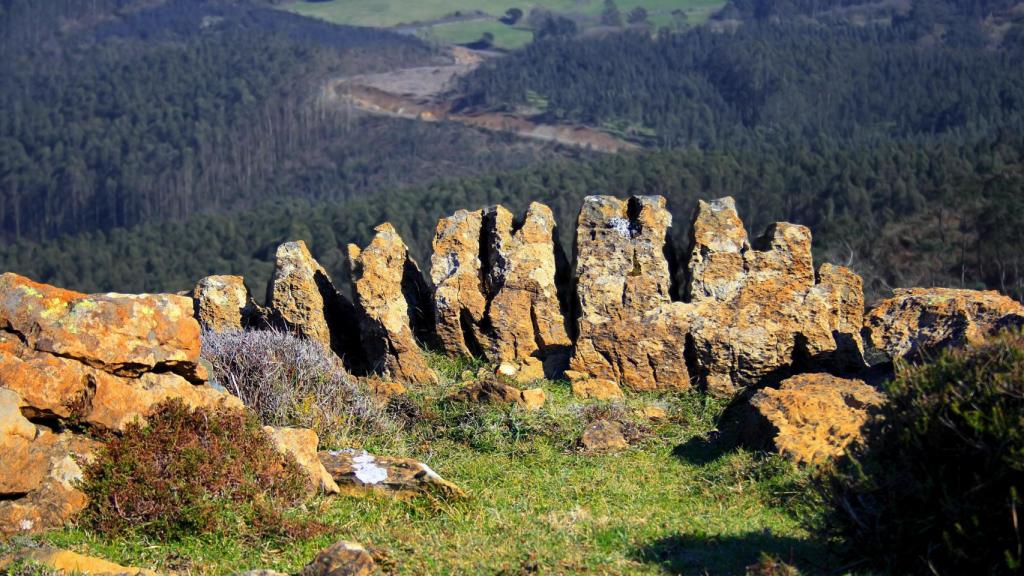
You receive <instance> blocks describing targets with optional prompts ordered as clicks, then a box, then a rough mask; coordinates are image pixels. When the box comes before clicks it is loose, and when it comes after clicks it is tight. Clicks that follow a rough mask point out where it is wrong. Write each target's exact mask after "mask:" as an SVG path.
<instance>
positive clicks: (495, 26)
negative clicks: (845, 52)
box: [285, 0, 724, 48]
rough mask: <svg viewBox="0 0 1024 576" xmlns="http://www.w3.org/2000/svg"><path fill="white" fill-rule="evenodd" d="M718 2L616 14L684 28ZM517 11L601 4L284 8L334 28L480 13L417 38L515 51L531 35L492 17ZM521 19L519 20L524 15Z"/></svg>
mask: <svg viewBox="0 0 1024 576" xmlns="http://www.w3.org/2000/svg"><path fill="white" fill-rule="evenodd" d="M723 3H724V2H723V1H722V0H619V1H618V2H617V4H618V6H619V9H620V11H621V12H622V14H623V17H625V14H626V13H628V12H629V11H630V10H632V9H633V8H636V7H638V6H642V7H644V8H646V9H647V11H648V13H649V15H650V16H649V20H650V22H651V24H652V25H654V26H663V25H669V24H671V22H672V15H671V12H672V11H673V10H683V11H685V12H686V13H687V15H688V20H689V23H690V24H699V23H701V22H704V21H705V20H707V19H708V17H709V16H710V15H711V14H712V13H713V12H714V11H715V10H716V9H717V8H718V7H720V6H722V4H723ZM513 7H515V8H519V9H520V10H522V11H523V13H524V14H528V13H529V11H530V9H532V8H534V7H542V8H547V9H549V10H553V11H556V12H561V13H566V14H576V15H582V16H584V17H586V18H588V19H591V20H595V21H596V18H597V16H598V15H599V14H600V13H601V9H602V7H603V3H602V1H601V0H547V1H544V2H529V3H517V2H514V1H513V0H478V1H475V2H471V1H469V0H419V1H417V2H402V1H399V0H332V1H329V2H305V1H299V2H295V3H293V4H288V5H286V6H285V9H286V10H290V11H292V12H295V13H297V14H302V15H304V16H310V17H314V18H320V19H323V20H327V21H329V22H334V23H337V24H351V25H355V26H374V27H392V26H398V25H400V24H412V23H414V22H420V23H429V22H433V21H435V20H439V19H442V18H445V17H448V16H451V15H453V14H455V13H456V12H462V13H464V14H467V13H472V12H473V11H475V10H479V11H482V12H485V13H486V14H488V15H490V16H492V17H493V18H494V19H492V20H487V19H479V20H477V19H475V20H470V21H460V22H447V23H439V24H432V25H427V26H424V27H423V28H421V29H420V30H419V33H420V35H421V36H424V37H427V38H435V39H437V40H439V41H441V42H446V43H464V42H472V41H474V40H477V39H479V38H480V37H481V36H482V35H483V33H484V32H490V33H491V34H493V35H494V38H495V41H494V43H495V45H496V46H499V47H501V48H517V47H519V46H522V45H523V44H526V43H528V42H529V41H530V40H531V39H532V37H533V35H532V33H531V32H530V30H528V29H527V28H525V27H519V26H525V22H521V23H520V24H519V25H517V27H510V26H506V25H504V24H502V23H500V22H498V21H497V18H498V17H500V16H501V15H503V14H504V13H505V11H506V10H508V9H509V8H513ZM524 20H525V16H524Z"/></svg>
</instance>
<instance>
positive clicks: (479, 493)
mask: <svg viewBox="0 0 1024 576" xmlns="http://www.w3.org/2000/svg"><path fill="white" fill-rule="evenodd" d="M431 361H432V363H433V365H434V366H435V368H436V369H438V370H439V372H440V373H441V374H442V376H443V378H442V380H443V382H442V384H439V385H438V387H436V388H433V387H431V388H428V389H418V390H415V391H414V392H413V393H411V394H410V400H411V402H413V403H415V404H416V405H417V406H418V407H419V409H420V412H421V416H420V418H419V419H418V420H417V421H415V422H414V423H413V424H412V425H411V427H409V428H407V429H405V430H404V431H403V432H402V433H401V437H400V438H397V439H395V438H393V439H391V440H390V443H391V444H400V445H401V446H402V448H401V450H400V451H402V452H405V453H408V454H410V455H412V456H414V457H416V458H418V459H420V460H422V461H424V462H426V463H428V464H429V465H431V467H433V468H434V469H435V470H437V471H438V472H439V473H440V474H442V475H443V476H445V477H446V478H447V479H449V480H451V481H454V482H455V483H457V484H459V485H461V486H462V487H463V488H465V489H466V490H467V491H468V493H469V494H470V496H469V498H468V499H466V500H465V501H459V502H439V501H436V500H431V499H428V498H418V499H407V500H393V499H389V498H386V497H382V496H377V495H371V496H366V497H351V496H343V497H334V498H321V499H318V500H315V501H313V502H311V503H309V504H307V511H306V513H307V514H309V515H311V516H315V517H316V518H317V519H318V520H320V521H323V522H325V523H326V524H327V525H329V527H330V529H329V532H328V533H327V534H324V535H322V536H317V537H315V538H312V539H310V540H298V541H296V540H287V541H286V540H280V539H253V538H252V537H247V536H245V531H243V530H239V532H238V534H237V535H235V536H188V537H185V538H184V539H181V540H177V541H170V542H163V541H157V540H153V539H150V538H147V537H144V536H141V535H138V534H134V535H133V534H128V535H126V536H122V537H109V536H104V535H101V534H96V533H93V532H90V531H88V530H86V529H83V528H69V529H65V530H63V531H59V532H55V533H51V534H50V535H48V536H46V537H45V538H46V540H48V541H49V542H51V543H53V544H55V545H58V546H63V547H68V548H71V549H74V550H76V551H79V552H83V553H88V554H94V555H98V556H101V557H104V558H107V559H110V560H114V561H116V562H119V563H122V564H126V565H134V566H144V567H152V568H155V569H157V570H158V571H161V572H163V571H176V572H189V573H193V574H218V575H219V574H231V573H235V572H239V571H242V570H246V569H255V568H271V569H276V570H280V571H284V572H289V573H294V572H296V571H298V569H299V568H301V567H302V566H303V565H304V564H305V563H307V562H308V561H309V560H310V559H312V558H313V556H315V554H316V553H317V552H318V551H319V550H321V549H322V548H324V547H326V546H327V545H329V544H330V543H332V542H334V541H336V540H338V539H342V538H345V539H350V540H355V541H358V542H361V543H363V544H364V545H366V546H367V547H369V548H370V549H371V550H372V551H373V552H374V553H375V554H377V557H378V559H379V561H380V562H381V563H382V564H383V565H384V567H385V570H386V571H387V572H389V573H395V574H445V573H459V574H496V573H501V574H527V573H533V572H539V573H552V574H576V573H601V574H669V573H686V574H689V573H700V574H703V573H709V574H744V573H745V568H746V566H748V565H751V564H754V563H755V562H757V561H758V559H759V557H760V556H761V553H762V552H767V553H769V554H771V555H772V556H774V557H777V558H779V559H781V560H783V561H785V562H788V563H791V564H794V565H796V566H797V567H799V568H801V569H802V570H803V571H804V573H818V572H820V571H822V570H823V569H824V567H825V566H827V565H828V564H829V563H830V560H831V558H830V556H829V553H828V551H827V549H826V548H825V546H824V544H823V543H822V542H820V541H818V540H816V539H815V536H814V535H813V534H811V533H810V532H809V531H808V530H807V529H806V528H805V527H804V524H803V523H802V518H803V517H804V514H805V510H807V509H808V506H809V504H808V503H807V502H806V501H805V500H804V499H803V498H802V497H799V494H800V493H801V490H800V489H799V488H800V486H802V483H803V482H804V480H805V477H804V473H802V472H799V471H797V470H795V469H794V468H793V467H792V466H791V465H790V464H788V463H786V462H784V461H782V460H781V459H779V458H777V457H774V456H765V455H760V454H754V453H751V452H748V451H743V450H734V451H729V452H726V453H716V452H715V451H714V450H712V449H710V448H708V447H707V446H706V445H705V444H704V443H702V442H700V438H702V437H703V436H704V435H705V434H707V433H708V432H709V431H711V430H712V429H713V427H714V425H715V421H716V419H717V417H718V415H719V414H720V412H721V410H722V409H723V408H724V406H723V405H722V404H721V403H720V402H716V401H713V400H710V399H708V398H706V397H702V396H699V395H697V394H696V393H693V394H690V393H687V394H675V395H664V396H659V395H653V394H643V395H630V396H629V397H628V399H627V400H625V401H621V402H617V403H603V402H596V401H580V400H577V399H575V398H574V397H573V396H572V394H571V392H570V388H569V385H568V384H567V383H565V382H550V381H542V382H539V383H537V384H539V385H540V386H542V387H543V388H545V390H546V391H547V394H548V402H547V404H546V405H545V406H544V408H543V409H541V410H539V411H536V412H525V411H523V410H521V409H519V408H518V407H507V406H465V405H458V404H452V403H450V402H447V401H445V400H444V397H445V396H446V395H447V394H448V393H449V392H450V391H451V390H454V389H455V388H456V387H457V384H456V382H457V381H458V380H459V379H460V376H461V375H462V374H464V373H465V372H467V371H468V372H476V370H478V369H479V368H480V367H481V366H482V364H481V363H479V362H472V361H465V360H450V359H445V358H443V357H439V356H434V357H432V358H431ZM651 404H655V405H658V406H660V407H662V408H665V409H666V410H667V411H668V414H669V418H668V420H667V421H661V422H647V421H644V420H642V419H641V417H640V416H639V415H638V414H636V410H637V409H638V408H641V407H643V406H646V405H651ZM609 414H610V415H612V416H614V417H617V418H619V419H626V420H630V421H631V422H633V424H634V425H635V426H636V427H637V428H636V429H637V430H640V431H641V432H642V434H640V435H639V437H640V439H639V440H638V441H637V442H636V443H635V444H634V445H633V446H632V447H631V448H630V449H629V450H628V451H626V452H623V453H620V454H614V455H602V456H594V455H587V454H583V453H581V452H580V451H579V450H578V449H577V447H576V439H577V438H578V437H579V434H580V433H581V432H582V430H583V429H584V427H585V425H586V423H587V422H588V421H590V420H593V419H594V418H597V417H601V416H602V415H609ZM375 443H380V442H377V441H374V440H373V439H368V441H367V444H375ZM794 494H796V495H798V496H797V497H796V498H795V499H794Z"/></svg>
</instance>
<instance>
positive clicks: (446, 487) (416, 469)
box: [319, 449, 465, 498]
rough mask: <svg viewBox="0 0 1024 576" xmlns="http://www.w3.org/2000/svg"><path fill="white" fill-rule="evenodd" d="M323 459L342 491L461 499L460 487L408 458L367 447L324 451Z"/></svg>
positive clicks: (321, 459)
mask: <svg viewBox="0 0 1024 576" xmlns="http://www.w3.org/2000/svg"><path fill="white" fill-rule="evenodd" d="M319 457H320V461H321V462H322V463H323V465H324V468H326V469H327V472H328V473H329V474H330V475H331V477H332V478H334V481H335V482H337V484H338V486H339V487H340V488H341V489H342V491H349V492H353V493H357V494H358V493H362V492H366V491H368V490H374V491H381V492H386V493H391V494H394V495H396V496H414V495H416V494H424V493H426V494H433V495H436V496H443V497H448V498H461V497H462V496H465V493H464V492H463V491H462V489H461V488H459V487H458V486H456V485H455V484H452V483H451V482H449V481H447V480H445V479H444V478H442V477H441V476H440V475H438V474H437V472H434V471H433V470H432V469H431V468H430V466H427V465H426V464H423V463H422V462H417V461H415V460H411V459H409V458H396V457H389V456H375V455H373V454H370V453H368V452H366V451H365V450H353V449H347V450H330V451H321V452H320V454H319Z"/></svg>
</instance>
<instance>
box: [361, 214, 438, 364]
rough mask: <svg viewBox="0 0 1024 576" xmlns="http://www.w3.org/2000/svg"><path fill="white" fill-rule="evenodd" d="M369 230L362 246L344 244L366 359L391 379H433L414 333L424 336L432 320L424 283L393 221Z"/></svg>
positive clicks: (427, 332) (428, 294) (432, 315)
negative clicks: (369, 235)
mask: <svg viewBox="0 0 1024 576" xmlns="http://www.w3.org/2000/svg"><path fill="white" fill-rule="evenodd" d="M374 231H375V232H376V234H375V235H374V237H373V240H372V241H371V242H370V244H369V245H368V246H367V247H366V249H364V250H360V249H359V247H358V246H355V245H353V244H349V246H348V259H349V264H350V266H351V270H352V284H353V286H352V292H353V300H354V302H355V305H356V311H357V314H358V316H359V325H360V328H361V331H362V333H361V335H360V339H361V341H362V349H363V352H364V353H365V354H366V363H367V365H368V366H369V368H370V369H371V370H372V371H373V372H376V373H380V374H385V375H387V376H390V377H391V378H394V379H396V380H400V381H405V382H411V383H429V382H435V381H437V375H436V374H434V371H433V370H431V369H430V367H429V366H428V365H427V361H426V358H425V357H424V355H423V352H422V351H421V350H420V346H419V343H418V342H417V338H416V335H417V333H418V334H419V336H420V338H425V337H427V336H426V335H427V334H429V326H430V324H432V323H433V320H434V308H433V306H434V305H433V298H432V297H431V295H430V289H429V287H428V286H427V284H426V282H425V281H424V279H423V275H422V274H421V273H420V269H419V266H418V265H417V264H416V261H415V260H413V258H412V257H411V256H410V255H409V249H408V248H407V247H406V245H405V243H404V242H403V241H402V239H401V237H399V235H398V232H397V231H395V229H394V227H393V226H392V225H391V224H381V225H380V226H377V227H376V228H375V229H374Z"/></svg>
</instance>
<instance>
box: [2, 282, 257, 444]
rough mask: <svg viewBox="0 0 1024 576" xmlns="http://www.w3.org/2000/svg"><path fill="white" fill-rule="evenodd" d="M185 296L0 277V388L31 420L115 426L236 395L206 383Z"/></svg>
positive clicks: (233, 400) (228, 399) (235, 401)
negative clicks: (88, 290)
mask: <svg viewBox="0 0 1024 576" xmlns="http://www.w3.org/2000/svg"><path fill="white" fill-rule="evenodd" d="M192 313H193V309H192V300H191V299H189V298H186V297H182V296H173V295H164V294H157V295H131V296H129V295H121V294H102V295H93V296H87V295H85V294H79V293H77V292H71V291H69V290H62V289H60V288H55V287H53V286H47V285H45V284H39V283H36V282H32V281H31V280H28V279H27V278H23V277H21V276H17V275H15V274H4V275H2V276H0V386H2V387H4V388H7V389H10V390H13V391H14V392H17V393H18V394H19V395H20V396H21V398H22V399H23V401H24V402H25V407H24V409H23V411H24V412H25V413H27V414H29V415H30V416H31V417H39V418H48V417H55V418H60V419H75V420H77V421H79V422H81V423H82V424H86V425H91V426H96V427H99V428H106V429H112V430H121V429H123V428H124V426H125V425H126V424H127V423H129V422H130V421H132V420H133V419H135V418H137V417H140V416H144V415H145V414H146V413H147V412H148V411H149V410H150V408H151V407H152V406H153V405H154V404H157V403H159V402H161V401H163V400H165V399H167V398H171V397H180V398H182V399H183V400H184V401H185V402H186V404H188V405H191V406H212V405H216V404H218V403H220V402H226V403H228V404H229V405H235V406H239V407H240V406H241V403H240V402H239V401H238V399H237V398H235V397H233V396H231V395H229V394H226V393H223V392H219V391H217V390H215V389H213V388H212V387H210V386H207V385H206V370H205V369H204V368H203V367H202V365H201V364H200V362H199V347H200V345H199V324H198V323H197V322H196V321H195V320H194V319H193V317H192Z"/></svg>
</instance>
